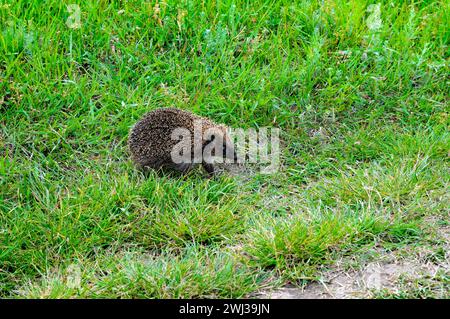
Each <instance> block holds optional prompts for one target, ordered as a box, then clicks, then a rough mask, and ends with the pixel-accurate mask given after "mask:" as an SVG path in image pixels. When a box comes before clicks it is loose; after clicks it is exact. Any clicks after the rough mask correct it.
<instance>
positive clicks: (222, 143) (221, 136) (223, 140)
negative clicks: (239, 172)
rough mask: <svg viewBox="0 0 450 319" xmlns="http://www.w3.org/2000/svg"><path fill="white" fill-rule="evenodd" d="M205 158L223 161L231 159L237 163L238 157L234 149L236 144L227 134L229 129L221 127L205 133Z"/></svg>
mask: <svg viewBox="0 0 450 319" xmlns="http://www.w3.org/2000/svg"><path fill="white" fill-rule="evenodd" d="M205 134H206V136H205V141H206V143H205V147H204V156H205V155H206V156H205V157H207V158H208V157H209V156H212V157H221V158H223V159H229V160H232V161H234V162H236V161H237V155H236V151H235V148H234V144H233V142H232V141H231V138H230V136H229V134H228V132H227V128H226V127H224V126H221V127H219V128H214V129H211V130H208V131H207V132H205Z"/></svg>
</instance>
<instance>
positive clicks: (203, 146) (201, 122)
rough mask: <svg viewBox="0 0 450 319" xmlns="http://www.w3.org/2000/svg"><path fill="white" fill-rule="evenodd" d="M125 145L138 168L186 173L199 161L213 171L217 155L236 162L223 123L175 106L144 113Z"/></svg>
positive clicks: (210, 172)
mask: <svg viewBox="0 0 450 319" xmlns="http://www.w3.org/2000/svg"><path fill="white" fill-rule="evenodd" d="M128 147H129V150H130V153H131V158H132V160H133V162H134V163H135V164H136V166H137V167H138V168H140V169H142V170H147V169H149V168H150V169H159V168H170V169H174V170H177V171H180V172H182V173H186V172H188V171H189V170H191V169H192V168H193V167H194V166H196V164H201V165H202V166H203V168H204V169H205V170H206V172H207V173H208V174H209V175H214V174H215V173H216V171H217V170H216V167H215V162H214V159H216V160H217V157H219V158H221V159H222V160H225V162H227V163H230V162H234V163H235V162H237V156H236V152H235V149H234V145H233V143H232V141H231V138H230V135H229V130H228V127H227V126H225V125H223V124H217V123H215V122H213V121H211V120H210V119H208V118H205V117H201V116H198V115H196V114H193V113H191V112H188V111H184V110H180V109H176V108H159V109H156V110H153V111H151V112H149V113H147V114H145V115H144V116H143V118H142V119H140V120H139V121H138V122H137V123H136V124H135V125H134V127H133V128H132V129H131V131H130V134H129V138H128Z"/></svg>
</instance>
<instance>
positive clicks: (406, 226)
mask: <svg viewBox="0 0 450 319" xmlns="http://www.w3.org/2000/svg"><path fill="white" fill-rule="evenodd" d="M77 2H78V3H80V8H81V28H78V29H71V28H69V27H67V25H66V24H65V21H66V19H67V18H68V17H69V15H70V13H69V12H68V11H67V8H66V5H67V4H70V3H77ZM374 3H376V2H374V1H350V2H347V1H325V2H322V1H299V2H298V3H295V4H294V3H293V2H291V1H265V0H259V1H251V2H244V1H223V2H203V1H182V2H181V3H178V1H160V2H159V3H158V4H156V1H151V2H145V3H141V1H127V2H122V4H119V2H117V3H113V4H112V3H109V2H107V1H89V2H86V3H85V2H80V1H61V2H60V1H50V0H49V1H24V0H18V1H9V0H6V1H1V2H0V125H1V126H0V297H8V298H14V297H64V298H72V297H96V298H104V297H113V298H115V297H123V298H143V297H146V298H148V297H150V298H169V297H170V298H179V297H183V298H187V297H244V296H249V295H250V294H251V293H252V292H256V291H258V290H261V289H269V288H273V287H278V286H280V285H283V284H285V283H288V282H289V283H294V284H302V283H304V282H308V281H311V280H316V279H317V276H318V269H319V268H324V267H325V268H327V267H332V265H333V263H334V262H335V261H336V260H338V259H340V258H347V257H351V256H352V255H353V254H358V252H359V251H360V250H361V249H370V248H371V247H375V246H379V245H381V246H384V247H390V249H395V248H396V247H404V246H411V249H413V247H416V246H420V245H421V243H423V242H426V241H430V240H432V239H431V238H432V234H431V233H432V231H431V228H433V229H434V228H436V227H439V225H445V223H447V220H448V213H449V211H448V206H449V198H448V186H449V181H450V176H449V173H448V164H449V162H448V154H449V153H448V152H449V147H450V145H449V144H450V143H449V141H450V134H449V130H448V125H449V118H448V111H449V108H448V95H449V89H448V87H449V80H448V74H449V68H448V58H449V51H448V43H449V36H450V32H449V30H450V27H449V18H450V16H449V12H450V5H449V2H448V1H415V2H413V1H396V2H392V1H381V2H379V3H380V13H381V15H380V17H381V19H382V24H381V26H380V27H379V28H377V29H371V28H369V27H368V24H367V23H368V21H371V20H372V18H373V14H374V13H373V11H371V12H369V11H368V6H369V5H370V4H374ZM369 10H370V9H369ZM164 106H174V107H178V108H183V109H188V110H191V111H193V112H195V113H198V114H201V115H203V116H208V117H211V118H212V119H214V120H216V121H218V122H223V123H226V124H227V125H230V126H232V127H243V128H250V127H252V128H258V127H263V126H272V127H279V128H280V129H281V130H282V134H281V137H282V140H283V148H282V151H283V154H282V167H281V169H280V171H279V172H278V173H277V174H275V175H263V174H259V173H258V172H256V173H255V174H253V175H250V176H233V175H231V176H228V175H221V176H218V177H216V178H213V179H205V177H204V175H203V174H202V172H201V171H194V172H192V173H190V174H189V175H187V176H178V175H173V174H167V173H161V172H159V173H157V172H152V173H150V174H148V176H144V175H143V174H141V173H140V172H139V171H137V170H136V168H135V167H134V166H133V165H132V163H131V161H130V159H129V156H128V153H127V149H126V140H127V136H128V132H129V129H130V127H131V126H132V125H133V124H134V123H135V122H136V121H137V120H138V119H139V118H140V117H141V116H142V115H143V114H145V113H146V112H148V111H149V110H152V109H154V108H157V107H164ZM430 220H433V221H434V223H435V224H433V225H430ZM445 244H446V243H445V242H438V243H437V244H436V245H438V246H439V245H441V246H442V245H445ZM68 269H78V270H77V271H78V273H79V274H80V276H81V279H80V282H79V283H77V284H76V285H75V287H74V286H73V285H71V284H70V280H68V276H69V275H70V274H69V275H68ZM69 273H70V272H69ZM448 276H449V274H448V272H447V273H443V274H441V275H440V277H439V278H441V279H442V278H443V279H442V280H440V281H439V280H438V283H436V282H433V283H432V284H426V285H425V286H424V288H420V287H421V286H420V285H419V284H418V283H415V284H411V285H404V287H403V286H402V287H403V288H402V289H403V290H401V292H400V293H399V294H398V295H395V296H394V297H404V298H405V297H433V296H435V295H434V294H433V293H432V291H433V289H434V288H433V287H434V286H439V291H440V292H439V296H447V297H448V296H450V291H449V289H448ZM424 280H425V279H424ZM425 281H426V280H425ZM445 282H446V283H447V284H446V283H445ZM408 287H409V288H408ZM408 289H409V290H408ZM380 296H383V294H382V293H381V292H380Z"/></svg>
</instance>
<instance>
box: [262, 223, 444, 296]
mask: <svg viewBox="0 0 450 319" xmlns="http://www.w3.org/2000/svg"><path fill="white" fill-rule="evenodd" d="M439 233H440V234H439V235H440V236H439V237H441V239H443V240H444V241H445V244H444V245H443V246H441V248H442V249H443V251H444V253H443V255H444V256H443V258H442V259H438V260H436V259H435V258H434V259H433V258H430V256H433V250H432V249H430V247H421V248H415V249H414V250H410V248H408V249H404V250H399V251H395V252H387V251H381V250H380V251H379V252H378V253H379V257H377V258H376V261H371V262H369V263H367V264H365V265H364V266H363V267H360V269H351V270H348V267H344V264H345V261H341V262H339V263H337V264H336V265H334V266H333V269H330V270H327V271H324V272H323V273H322V279H321V280H320V282H314V283H311V284H308V285H306V286H305V287H303V288H298V287H283V288H280V289H277V290H273V291H263V292H260V293H258V294H257V295H256V297H257V298H263V299H265V298H269V299H352V298H373V297H376V296H377V293H379V292H381V291H382V292H384V295H386V294H387V295H395V294H399V293H401V292H402V291H406V292H408V290H411V289H414V282H418V281H428V282H430V281H431V282H433V281H439V283H441V282H442V278H441V277H440V275H439V274H444V280H447V282H444V283H443V284H442V285H441V284H440V285H439V286H440V287H441V288H439V289H440V291H437V292H436V293H435V295H432V296H431V297H438V298H450V295H449V291H450V289H449V288H450V283H449V282H448V274H449V272H450V258H449V253H450V249H449V248H450V243H449V234H450V228H449V227H446V228H441V229H440V230H439ZM442 287H444V288H443V289H442ZM407 295H408V294H407ZM409 295H410V294H409Z"/></svg>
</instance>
